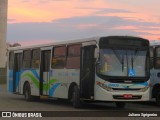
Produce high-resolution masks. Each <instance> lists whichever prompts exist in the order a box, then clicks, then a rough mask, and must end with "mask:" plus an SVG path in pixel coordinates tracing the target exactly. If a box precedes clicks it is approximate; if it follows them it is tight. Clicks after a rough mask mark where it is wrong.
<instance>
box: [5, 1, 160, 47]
mask: <svg viewBox="0 0 160 120" xmlns="http://www.w3.org/2000/svg"><path fill="white" fill-rule="evenodd" d="M8 2H9V3H8V32H7V42H9V43H16V42H18V43H20V44H22V45H32V44H43V43H50V42H55V41H61V40H73V39H81V38H88V37H94V36H110V35H127V36H138V37H143V38H146V39H149V40H158V39H159V40H160V7H159V5H160V0H8Z"/></svg>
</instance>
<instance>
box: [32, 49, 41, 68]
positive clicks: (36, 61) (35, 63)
mask: <svg viewBox="0 0 160 120" xmlns="http://www.w3.org/2000/svg"><path fill="white" fill-rule="evenodd" d="M39 66H40V50H39V49H35V50H33V54H32V68H39Z"/></svg>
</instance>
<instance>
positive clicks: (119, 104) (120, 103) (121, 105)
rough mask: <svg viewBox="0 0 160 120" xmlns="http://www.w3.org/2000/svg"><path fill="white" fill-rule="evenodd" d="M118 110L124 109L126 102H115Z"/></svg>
mask: <svg viewBox="0 0 160 120" xmlns="http://www.w3.org/2000/svg"><path fill="white" fill-rule="evenodd" d="M115 103H116V107H117V108H124V107H125V105H126V103H125V102H115Z"/></svg>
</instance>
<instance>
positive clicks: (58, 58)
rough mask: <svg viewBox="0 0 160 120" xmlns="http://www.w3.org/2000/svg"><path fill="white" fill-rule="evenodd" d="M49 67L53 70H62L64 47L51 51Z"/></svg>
mask: <svg viewBox="0 0 160 120" xmlns="http://www.w3.org/2000/svg"><path fill="white" fill-rule="evenodd" d="M52 56H53V58H52V63H51V66H52V68H53V69H63V68H64V67H65V63H66V47H63V46H61V47H56V48H54V49H53V55H52Z"/></svg>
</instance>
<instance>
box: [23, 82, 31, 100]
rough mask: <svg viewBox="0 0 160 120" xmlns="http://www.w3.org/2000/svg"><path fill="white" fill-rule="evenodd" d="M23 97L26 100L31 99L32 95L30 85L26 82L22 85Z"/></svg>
mask: <svg viewBox="0 0 160 120" xmlns="http://www.w3.org/2000/svg"><path fill="white" fill-rule="evenodd" d="M24 97H25V100H26V101H31V99H32V96H31V87H30V85H29V83H26V84H25V86H24Z"/></svg>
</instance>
